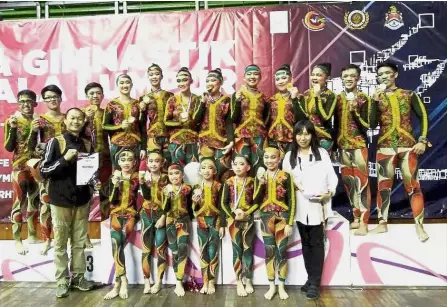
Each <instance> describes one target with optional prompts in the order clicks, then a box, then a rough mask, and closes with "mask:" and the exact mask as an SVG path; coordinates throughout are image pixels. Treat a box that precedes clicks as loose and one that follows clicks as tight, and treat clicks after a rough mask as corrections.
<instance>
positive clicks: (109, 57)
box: [92, 46, 118, 73]
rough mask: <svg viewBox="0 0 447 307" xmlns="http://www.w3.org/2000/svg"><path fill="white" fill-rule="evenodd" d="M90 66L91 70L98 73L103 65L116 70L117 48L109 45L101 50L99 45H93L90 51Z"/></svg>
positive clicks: (110, 69)
mask: <svg viewBox="0 0 447 307" xmlns="http://www.w3.org/2000/svg"><path fill="white" fill-rule="evenodd" d="M92 53H93V54H92V67H93V72H96V73H99V72H101V71H102V68H103V66H104V67H105V68H107V69H108V70H109V71H117V70H118V48H117V46H110V47H109V48H107V50H103V49H102V48H101V47H99V46H93V51H92Z"/></svg>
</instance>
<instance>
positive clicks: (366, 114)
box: [352, 95, 371, 132]
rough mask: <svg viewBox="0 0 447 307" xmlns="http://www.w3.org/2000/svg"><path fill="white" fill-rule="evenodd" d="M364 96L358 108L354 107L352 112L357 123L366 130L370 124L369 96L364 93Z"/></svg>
mask: <svg viewBox="0 0 447 307" xmlns="http://www.w3.org/2000/svg"><path fill="white" fill-rule="evenodd" d="M364 97H365V98H366V101H365V102H364V103H363V104H362V105H361V106H360V107H359V108H354V109H353V111H352V114H353V118H354V120H355V121H356V123H357V125H358V126H359V127H360V128H362V130H363V132H366V131H367V130H368V129H369V126H370V124H369V121H370V112H371V98H369V96H366V95H365V96H364Z"/></svg>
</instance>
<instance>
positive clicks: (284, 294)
mask: <svg viewBox="0 0 447 307" xmlns="http://www.w3.org/2000/svg"><path fill="white" fill-rule="evenodd" d="M278 294H279V298H280V299H282V300H286V299H288V298H289V295H288V294H287V292H286V289H285V288H284V282H280V283H279V285H278Z"/></svg>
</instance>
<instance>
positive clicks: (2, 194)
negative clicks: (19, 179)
mask: <svg viewBox="0 0 447 307" xmlns="http://www.w3.org/2000/svg"><path fill="white" fill-rule="evenodd" d="M11 198H12V191H0V199H11Z"/></svg>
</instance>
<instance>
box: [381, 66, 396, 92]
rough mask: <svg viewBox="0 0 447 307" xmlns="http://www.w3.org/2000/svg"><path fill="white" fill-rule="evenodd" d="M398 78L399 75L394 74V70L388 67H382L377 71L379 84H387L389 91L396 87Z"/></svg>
mask: <svg viewBox="0 0 447 307" xmlns="http://www.w3.org/2000/svg"><path fill="white" fill-rule="evenodd" d="M397 76H398V73H397V72H394V70H393V69H392V68H391V67H388V66H382V67H380V68H379V70H378V71H377V79H378V81H379V84H385V85H386V88H387V89H388V88H393V87H395V86H396V78H397Z"/></svg>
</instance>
